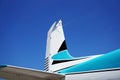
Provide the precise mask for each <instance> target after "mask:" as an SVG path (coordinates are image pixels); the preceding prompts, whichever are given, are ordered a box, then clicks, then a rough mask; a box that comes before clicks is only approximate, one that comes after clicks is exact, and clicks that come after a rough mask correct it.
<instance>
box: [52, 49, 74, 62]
mask: <svg viewBox="0 0 120 80" xmlns="http://www.w3.org/2000/svg"><path fill="white" fill-rule="evenodd" d="M52 59H53V60H65V59H73V57H72V56H71V55H70V54H69V52H68V50H64V51H60V52H59V53H57V54H55V55H53V56H52Z"/></svg>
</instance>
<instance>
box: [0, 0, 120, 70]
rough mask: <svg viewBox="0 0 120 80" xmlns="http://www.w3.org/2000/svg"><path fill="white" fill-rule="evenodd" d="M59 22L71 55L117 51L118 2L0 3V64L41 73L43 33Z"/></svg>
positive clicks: (8, 0) (14, 0) (0, 0)
mask: <svg viewBox="0 0 120 80" xmlns="http://www.w3.org/2000/svg"><path fill="white" fill-rule="evenodd" d="M59 19H61V20H62V21H63V28H64V32H65V36H66V42H67V47H68V50H69V52H70V53H71V55H72V56H75V57H77V56H78V57H80V56H88V55H96V54H104V53H107V52H110V51H113V50H116V49H119V48H120V1H119V0H0V64H9V65H15V66H22V67H27V68H34V69H40V70H43V65H44V57H45V48H46V38H47V31H48V30H49V28H50V26H51V25H52V23H53V22H54V21H56V20H57V21H58V20H59Z"/></svg>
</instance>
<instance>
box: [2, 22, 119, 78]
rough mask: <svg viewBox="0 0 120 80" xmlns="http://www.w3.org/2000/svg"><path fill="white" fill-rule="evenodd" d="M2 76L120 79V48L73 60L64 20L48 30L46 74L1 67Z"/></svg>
mask: <svg viewBox="0 0 120 80" xmlns="http://www.w3.org/2000/svg"><path fill="white" fill-rule="evenodd" d="M0 77H1V78H5V79H8V80H120V49H117V50H114V51H111V52H108V53H106V54H99V55H92V56H85V57H78V58H75V57H72V56H71V55H70V54H69V51H68V49H67V46H66V41H65V36H64V32H63V28H62V21H61V20H60V21H58V22H55V23H53V25H52V27H51V28H50V30H49V31H48V35H47V46H46V57H45V71H39V70H33V69H27V68H21V67H15V66H9V65H0Z"/></svg>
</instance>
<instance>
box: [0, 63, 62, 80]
mask: <svg viewBox="0 0 120 80" xmlns="http://www.w3.org/2000/svg"><path fill="white" fill-rule="evenodd" d="M0 78H5V79H7V80H62V79H63V78H64V76H63V75H59V74H54V73H49V72H43V71H39V70H33V69H26V68H21V67H15V66H8V65H0Z"/></svg>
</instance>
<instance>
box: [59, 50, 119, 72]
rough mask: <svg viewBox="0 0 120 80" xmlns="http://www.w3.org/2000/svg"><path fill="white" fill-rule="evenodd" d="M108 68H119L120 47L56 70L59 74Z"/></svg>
mask: <svg viewBox="0 0 120 80" xmlns="http://www.w3.org/2000/svg"><path fill="white" fill-rule="evenodd" d="M109 68H120V49H118V50H115V51H112V52H109V53H107V54H104V55H102V56H99V57H96V58H94V59H92V60H89V61H86V62H84V63H80V64H77V65H75V66H72V67H69V68H67V69H63V70H60V71H58V72H59V73H61V74H67V73H75V72H84V71H93V70H101V69H109Z"/></svg>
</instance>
